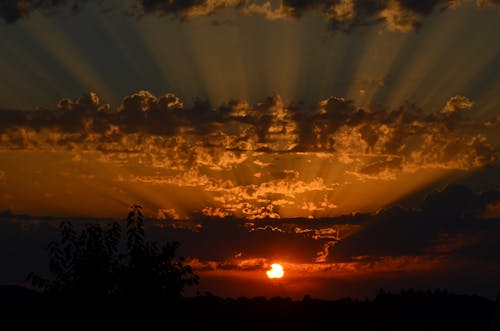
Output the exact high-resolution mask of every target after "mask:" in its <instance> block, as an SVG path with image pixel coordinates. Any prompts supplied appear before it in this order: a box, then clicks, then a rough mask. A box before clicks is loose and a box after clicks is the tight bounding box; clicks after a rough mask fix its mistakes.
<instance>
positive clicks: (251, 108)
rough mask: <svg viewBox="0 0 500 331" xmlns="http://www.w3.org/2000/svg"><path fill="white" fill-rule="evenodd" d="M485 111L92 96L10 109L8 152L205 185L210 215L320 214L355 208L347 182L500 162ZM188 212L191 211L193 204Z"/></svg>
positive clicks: (460, 103)
mask: <svg viewBox="0 0 500 331" xmlns="http://www.w3.org/2000/svg"><path fill="white" fill-rule="evenodd" d="M475 111H477V110H476V109H475V107H474V104H473V102H472V101H471V100H469V99H468V98H466V97H464V96H459V95H457V96H453V97H451V98H450V99H449V100H448V101H447V102H446V103H445V104H444V105H443V107H442V108H441V109H438V110H436V111H434V112H432V111H424V110H422V109H420V108H418V107H417V106H416V105H413V104H404V105H402V106H400V107H398V108H380V107H377V108H375V107H374V108H370V107H358V106H356V104H355V103H354V102H353V101H351V100H347V99H343V98H338V97H331V98H328V99H325V100H321V101H319V102H317V103H315V104H313V105H311V106H307V105H301V104H299V103H293V102H292V103H289V104H287V103H286V102H285V101H283V100H282V98H281V97H280V96H279V95H274V96H271V97H269V98H267V99H265V100H264V101H262V102H258V103H255V104H250V103H248V102H247V101H245V100H239V101H229V102H226V103H223V104H222V105H220V106H218V107H214V106H212V105H210V104H209V103H208V102H206V101H203V100H197V101H196V102H195V103H194V105H193V106H192V107H186V106H185V105H184V104H183V102H182V100H180V99H179V98H178V97H176V96H175V95H173V94H165V95H163V96H161V97H156V96H154V95H153V94H151V93H150V92H147V91H140V92H138V93H134V94H132V95H129V96H126V97H125V98H123V101H122V103H121V104H120V105H118V106H117V107H116V109H112V108H111V107H110V106H109V105H108V104H103V103H102V102H101V101H100V99H99V97H98V96H97V95H96V94H95V93H89V94H87V95H83V96H82V97H80V98H76V99H63V100H61V101H60V102H59V103H58V105H57V108H56V109H38V110H34V111H16V110H6V111H2V112H1V113H0V120H1V121H0V122H1V123H0V149H1V150H3V151H10V152H15V151H31V152H40V151H50V152H60V153H70V154H71V155H72V160H73V162H79V163H85V162H94V163H95V162H97V163H101V164H109V165H110V166H111V165H113V166H114V167H121V168H123V169H125V168H128V169H130V170H129V171H119V172H118V173H117V174H116V175H115V176H113V180H114V181H115V182H117V183H119V184H120V185H122V184H123V185H126V184H132V183H143V184H147V185H153V186H157V187H168V186H172V187H178V188H196V189H197V190H198V192H200V194H201V193H203V194H206V196H205V198H204V199H205V201H206V204H205V205H204V206H200V207H199V210H204V212H205V214H207V215H220V216H227V215H236V216H246V217H247V218H251V219H256V218H268V217H273V218H278V217H281V214H282V211H287V210H288V211H291V210H293V211H292V212H291V213H295V214H296V215H302V216H311V217H320V216H323V215H332V214H338V213H340V212H345V209H342V208H344V207H345V206H344V205H343V204H342V203H343V202H344V201H342V200H341V199H340V198H342V196H341V195H339V194H338V192H341V191H342V190H343V189H344V188H345V187H347V186H346V185H353V183H358V184H359V185H361V183H368V182H373V181H386V182H397V181H398V180H399V178H400V177H401V176H404V175H405V174H417V173H419V172H422V171H464V172H467V171H472V170H474V169H480V168H483V167H487V166H492V165H495V164H497V163H498V161H499V152H498V144H497V142H496V140H495V139H494V131H495V128H496V125H494V124H493V123H496V122H495V121H496V119H492V120H487V121H486V122H485V120H481V121H478V120H474V116H472V115H473V114H474V112H475ZM485 123H490V124H488V125H486V124H485ZM96 156H97V157H96ZM322 167H323V168H324V167H328V168H330V169H334V171H328V172H325V171H322V170H321V169H322ZM132 169H136V170H132ZM325 169H326V168H325ZM6 170H8V171H10V169H6ZM88 174H89V175H92V176H93V177H87V179H89V180H96V177H95V176H96V174H93V173H88ZM78 176H80V175H78ZM339 200H341V201H339ZM379 206H380V205H379ZM163 207H164V206H162V205H158V206H157V207H156V209H155V210H157V209H158V208H163ZM176 213H177V214H178V217H186V216H187V215H188V214H189V212H187V211H186V209H185V207H183V209H181V210H177V211H176ZM286 213H287V212H286ZM286 213H285V214H286ZM287 215H290V213H288V214H287Z"/></svg>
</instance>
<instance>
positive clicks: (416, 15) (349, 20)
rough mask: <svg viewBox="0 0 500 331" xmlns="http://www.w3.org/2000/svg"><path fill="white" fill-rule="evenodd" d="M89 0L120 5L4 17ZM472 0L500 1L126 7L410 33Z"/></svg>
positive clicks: (241, 1) (181, 2)
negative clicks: (314, 16)
mask: <svg viewBox="0 0 500 331" xmlns="http://www.w3.org/2000/svg"><path fill="white" fill-rule="evenodd" d="M87 2H93V3H96V4H98V5H100V6H105V5H108V6H112V7H113V6H116V4H115V3H112V2H111V1H110V0H94V1H92V0H72V1H65V0H4V1H2V2H1V3H0V18H1V19H2V20H3V21H4V22H5V23H7V24H10V23H14V22H16V21H18V20H20V19H23V18H26V17H28V16H29V14H30V13H31V12H32V11H35V10H38V11H42V12H53V11H54V10H57V9H59V8H71V10H72V11H73V12H78V11H79V9H80V8H81V7H82V6H83V5H84V4H86V3H87ZM466 3H474V4H475V5H476V6H477V7H478V8H488V7H493V6H498V5H499V2H498V0H476V1H472V0H465V1H460V0H426V1H422V0H382V1H365V0H281V1H270V0H267V1H258V0H170V1H165V0H133V1H132V0H130V2H128V3H127V4H126V5H125V6H126V7H127V6H128V7H129V8H131V9H132V11H133V12H134V13H135V15H136V16H138V17H141V16H144V15H160V16H168V17H173V18H175V19H178V20H180V21H181V22H186V21H188V20H190V19H193V18H197V17H203V16H211V15H214V14H217V13H219V12H220V11H222V10H232V11H233V12H236V13H237V14H238V15H243V16H248V15H252V16H261V17H264V18H265V19H267V20H289V19H299V18H301V17H302V16H304V15H306V14H307V13H310V12H317V13H319V14H320V15H321V16H322V17H323V18H324V20H325V22H326V23H327V24H328V25H329V27H330V28H331V29H332V30H334V31H344V32H348V31H351V30H352V29H354V28H357V27H360V26H366V25H375V24H383V25H384V27H385V28H386V29H388V30H390V31H400V32H407V31H411V30H415V29H416V28H418V27H419V26H420V25H421V24H422V21H423V19H424V18H425V17H427V16H429V15H431V14H433V13H440V12H442V11H445V10H448V9H456V8H458V7H459V6H462V5H464V4H466ZM213 22H219V21H218V20H212V23H213ZM216 25H217V24H216ZM219 25H220V24H219Z"/></svg>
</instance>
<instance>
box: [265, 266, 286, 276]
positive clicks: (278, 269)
mask: <svg viewBox="0 0 500 331" xmlns="http://www.w3.org/2000/svg"><path fill="white" fill-rule="evenodd" d="M284 274H285V270H284V269H283V267H282V266H281V264H278V263H273V264H271V269H269V270H267V271H266V275H267V277H269V279H275V278H282V277H283V275H284Z"/></svg>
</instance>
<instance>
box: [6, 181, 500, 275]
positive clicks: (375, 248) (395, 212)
mask: <svg viewBox="0 0 500 331" xmlns="http://www.w3.org/2000/svg"><path fill="white" fill-rule="evenodd" d="M499 203H500V191H498V190H497V191H487V192H474V191H472V190H470V189H468V188H466V187H463V186H458V185H449V186H446V187H445V188H443V189H442V190H439V191H435V192H432V193H431V194H429V195H428V196H427V197H426V198H425V199H424V200H423V201H422V204H421V208H418V209H403V208H397V207H394V208H389V209H384V210H381V211H379V212H378V213H374V214H357V215H344V216H341V217H335V218H322V219H316V220H309V219H297V218H295V219H279V220H273V219H255V220H246V219H242V218H236V217H232V216H226V217H224V218H219V217H207V216H206V215H202V214H199V215H197V216H196V217H194V218H193V219H192V220H176V219H172V218H171V216H172V214H175V211H172V210H168V209H163V210H161V211H159V214H160V215H164V216H165V217H170V219H169V221H160V222H159V221H157V220H153V219H147V220H146V222H145V224H146V234H147V236H148V238H150V239H153V240H177V241H179V242H181V243H182V246H181V248H180V251H179V254H180V255H181V256H185V257H187V258H188V261H189V263H190V264H192V266H193V267H195V268H197V270H241V271H251V270H263V269H265V268H266V267H267V266H268V265H269V263H271V262H272V261H276V260H278V261H281V262H282V263H283V264H284V265H285V268H286V270H289V271H292V270H294V271H297V272H299V273H300V274H307V273H309V274H310V273H313V272H321V273H324V272H335V273H342V274H345V275H355V274H367V273H378V272H401V271H405V272H408V271H415V270H424V271H425V270H433V269H436V268H440V267H443V266H446V268H447V267H448V266H450V267H452V266H455V267H457V266H458V267H459V268H463V266H467V265H475V266H478V267H481V268H483V267H484V268H486V269H485V270H487V269H488V266H491V265H493V266H494V265H498V263H499V262H500V261H499V256H498V249H500V243H499V242H498V236H499V235H500V219H499V218H498V217H496V218H494V217H493V218H491V217H490V218H484V217H483V215H484V213H485V211H486V212H488V211H489V210H490V208H491V207H490V206H492V205H493V206H495V205H498V204H499ZM271 211H272V210H271ZM219 212H220V210H212V211H211V213H213V214H218V213H219ZM61 220H62V219H57V218H51V217H34V216H29V215H13V214H12V213H10V212H6V213H2V214H0V221H1V222H0V230H1V231H0V237H1V238H2V240H0V243H2V244H4V245H5V247H7V246H8V249H7V250H5V251H6V252H12V251H16V252H18V253H17V254H21V255H22V256H23V257H25V258H26V259H28V260H29V259H34V258H37V259H40V257H41V256H42V255H43V256H45V255H44V254H45V253H44V251H43V249H42V247H45V246H46V242H48V240H50V239H52V238H54V237H55V235H56V233H57V229H56V226H57V224H58V223H59V221H61ZM109 221H110V220H103V219H93V220H92V219H75V220H74V222H75V224H77V225H83V224H85V223H88V222H100V223H105V222H109ZM7 255H8V254H7ZM7 255H5V254H4V256H1V254H0V258H1V259H4V261H7V262H8V263H9V264H7V265H9V266H10V267H9V268H7V269H9V273H8V275H7V276H8V277H13V276H15V275H16V272H18V271H19V270H21V269H23V268H24V264H22V265H21V264H19V263H18V261H19V259H17V260H13V259H12V258H9V256H7ZM21 255H16V256H21ZM26 259H23V261H27V260H26ZM44 259H45V257H43V258H42V259H41V260H43V261H45V260H44ZM16 261H17V262H16ZM446 268H445V269H446ZM18 274H19V272H18ZM309 274H308V275H309ZM5 275H6V274H5V273H4V274H2V275H0V277H4V278H5V277H6V276H5ZM24 276H25V274H23V277H24ZM0 279H1V278H0Z"/></svg>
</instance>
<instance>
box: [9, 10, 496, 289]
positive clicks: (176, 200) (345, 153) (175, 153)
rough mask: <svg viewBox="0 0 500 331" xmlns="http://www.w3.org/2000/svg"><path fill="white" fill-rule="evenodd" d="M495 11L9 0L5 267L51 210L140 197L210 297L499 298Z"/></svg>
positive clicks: (27, 257)
mask: <svg viewBox="0 0 500 331" xmlns="http://www.w3.org/2000/svg"><path fill="white" fill-rule="evenodd" d="M499 17H500V1H498V0H475V1H474V0H462V1H460V0H377V1H361V0H324V1H319V0H280V1H278V0H275V1H259V0H185V1H181V0H170V1H164V0H162V1H160V0H148V1H146V0H127V1H117V0H87V1H83V0H68V1H64V0H50V1H49V0H1V1H0V72H1V73H2V78H1V79H0V213H1V214H0V227H1V228H3V229H2V231H1V232H0V233H1V234H0V238H3V239H2V240H0V248H1V249H0V251H1V253H0V263H1V264H4V265H7V267H6V268H1V270H2V271H0V283H11V282H18V281H22V280H23V279H24V277H25V274H26V273H27V272H29V271H32V269H34V268H39V269H40V270H43V268H44V266H43V263H45V262H44V261H46V257H45V256H46V250H45V247H46V242H47V241H48V240H50V238H53V237H54V236H55V233H56V231H57V224H58V223H59V222H60V221H61V220H64V219H74V220H75V221H76V222H80V223H84V222H86V221H98V222H107V221H109V219H123V218H125V217H126V215H127V213H128V211H129V208H130V206H131V205H132V204H135V203H138V204H140V205H142V206H143V207H144V214H145V215H146V217H147V218H148V220H149V225H148V231H149V232H150V233H151V235H152V236H154V237H155V238H157V239H159V240H172V239H175V240H178V241H180V242H181V244H182V246H181V253H182V254H183V255H185V256H186V257H187V259H188V261H189V262H190V264H191V265H192V266H193V267H194V268H195V270H197V271H198V272H199V273H200V276H201V283H200V285H199V288H198V290H201V291H205V290H207V291H211V292H213V293H215V294H221V295H228V296H238V295H247V296H254V295H266V296H271V295H289V296H292V297H301V296H303V295H304V294H312V295H314V296H316V297H323V298H336V297H339V296H350V295H351V296H366V295H371V294H374V293H375V290H376V289H378V288H380V287H392V288H395V289H399V288H400V287H422V288H435V287H439V288H450V289H451V290H455V291H459V292H464V293H480V294H482V295H485V296H489V297H495V296H496V294H497V292H498V290H500V280H499V279H500V268H499V267H498V266H499V265H500V263H499V262H500V254H499V253H498V252H500V249H499V248H500V247H499V243H500V240H499V239H500V191H499V189H500V171H499V163H500V152H499V151H500V150H499V147H500V130H499V125H500V109H499V102H500V43H498V34H499V33H500V19H499ZM2 211H4V212H3V213H2ZM274 262H277V263H281V264H282V265H283V267H284V269H285V277H284V278H283V279H281V280H272V281H270V280H267V279H266V278H267V277H266V274H265V270H266V269H267V268H268V267H269V265H270V264H271V263H274ZM45 268H46V267H45Z"/></svg>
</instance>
